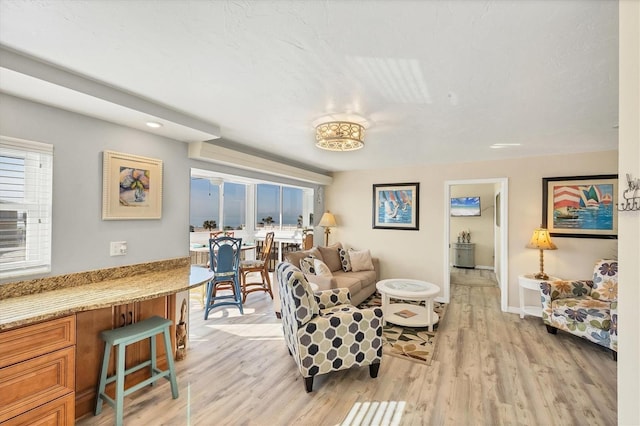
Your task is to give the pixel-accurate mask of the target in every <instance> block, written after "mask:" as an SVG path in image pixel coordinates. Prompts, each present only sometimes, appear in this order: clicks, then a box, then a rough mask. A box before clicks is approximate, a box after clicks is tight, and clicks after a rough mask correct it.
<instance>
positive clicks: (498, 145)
mask: <svg viewBox="0 0 640 426" xmlns="http://www.w3.org/2000/svg"><path fill="white" fill-rule="evenodd" d="M520 145H521V144H519V143H494V144H493V145H489V148H491V149H502V148H508V147H510V146H520Z"/></svg>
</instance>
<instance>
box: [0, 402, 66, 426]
mask: <svg viewBox="0 0 640 426" xmlns="http://www.w3.org/2000/svg"><path fill="white" fill-rule="evenodd" d="M73 399H74V398H73V394H69V395H66V396H63V397H62V398H58V399H56V400H54V401H51V402H48V403H46V404H44V405H41V406H40V407H38V408H34V409H33V410H30V411H27V412H26V413H24V414H21V415H19V416H16V417H13V418H12V419H9V420H7V421H6V422H2V423H0V426H27V425H46V426H49V425H50V426H66V425H69V426H71V425H73V424H74V421H75V419H74V417H75V412H74V403H73Z"/></svg>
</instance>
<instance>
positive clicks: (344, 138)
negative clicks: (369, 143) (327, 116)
mask: <svg viewBox="0 0 640 426" xmlns="http://www.w3.org/2000/svg"><path fill="white" fill-rule="evenodd" d="M316 146H317V147H318V148H321V149H326V150H328V151H355V150H357V149H360V148H362V147H364V127H363V126H362V125H360V124H358V123H353V122H351V121H327V122H324V123H320V124H318V125H317V126H316Z"/></svg>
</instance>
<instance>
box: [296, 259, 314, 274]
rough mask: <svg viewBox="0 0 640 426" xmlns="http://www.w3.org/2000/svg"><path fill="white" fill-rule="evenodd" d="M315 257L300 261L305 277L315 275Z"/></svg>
mask: <svg viewBox="0 0 640 426" xmlns="http://www.w3.org/2000/svg"><path fill="white" fill-rule="evenodd" d="M315 259H316V258H315V256H307V257H303V258H302V259H300V270H301V271H302V273H303V274H305V275H315V274H316V268H315V267H314V266H313V261H314V260H315Z"/></svg>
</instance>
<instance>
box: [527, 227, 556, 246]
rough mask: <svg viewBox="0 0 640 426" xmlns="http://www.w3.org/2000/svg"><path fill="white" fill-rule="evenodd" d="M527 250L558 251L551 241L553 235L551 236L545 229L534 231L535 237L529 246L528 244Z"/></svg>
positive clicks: (532, 237)
mask: <svg viewBox="0 0 640 426" xmlns="http://www.w3.org/2000/svg"><path fill="white" fill-rule="evenodd" d="M527 248H532V249H540V250H556V249H557V248H558V247H556V245H555V244H553V241H551V235H549V230H548V229H545V228H537V229H536V230H535V231H533V235H532V236H531V240H530V241H529V244H527Z"/></svg>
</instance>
